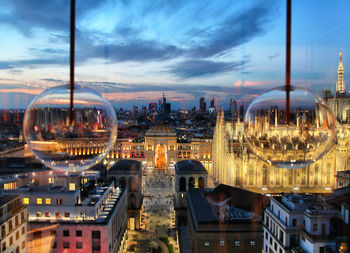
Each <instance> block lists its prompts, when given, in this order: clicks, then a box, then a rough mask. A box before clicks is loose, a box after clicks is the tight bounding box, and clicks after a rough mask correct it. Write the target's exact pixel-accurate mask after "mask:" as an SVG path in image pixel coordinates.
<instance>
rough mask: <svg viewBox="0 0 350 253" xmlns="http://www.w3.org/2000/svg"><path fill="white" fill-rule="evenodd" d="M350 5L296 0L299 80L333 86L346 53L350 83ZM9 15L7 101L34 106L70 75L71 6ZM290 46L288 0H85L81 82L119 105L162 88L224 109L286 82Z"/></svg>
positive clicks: (1, 85) (3, 94) (4, 16)
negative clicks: (286, 56)
mask: <svg viewBox="0 0 350 253" xmlns="http://www.w3.org/2000/svg"><path fill="white" fill-rule="evenodd" d="M347 5H349V3H347V2H346V1H337V2H335V3H334V2H332V3H331V2H321V3H320V2H317V4H316V1H309V2H297V1H295V2H293V10H292V83H293V84H295V85H297V86H302V87H307V88H310V89H311V90H313V91H316V92H318V93H321V90H322V89H326V88H328V89H334V87H335V83H336V81H337V72H336V70H337V68H338V63H339V51H343V53H344V58H343V62H344V69H345V74H344V80H345V83H350V81H349V79H350V78H349V74H348V73H349V72H347V69H348V67H347V66H350V48H349V46H348V45H350V35H349V34H348V33H346V31H347V30H348V28H349V26H350V22H349V21H348V18H347V12H346V10H347V9H348V8H346V6H347ZM52 10H55V11H54V12H52ZM33 17H35V18H33ZM37 17H39V18H37ZM203 17H205V18H203ZM0 23H1V24H2V26H1V28H0V34H3V35H4V34H6V36H2V40H1V41H0V47H1V48H2V49H5V50H2V54H1V56H0V73H1V78H0V98H1V99H0V100H1V103H0V108H5V109H6V108H26V107H27V105H28V104H29V103H30V101H31V100H32V99H33V98H34V96H35V95H37V94H39V93H40V92H41V91H43V89H42V88H43V87H51V86H55V85H62V84H64V83H66V82H68V78H69V73H68V71H69V66H68V64H69V58H68V57H69V6H68V5H67V4H65V3H64V2H63V1H58V2H55V3H54V2H47V3H42V2H41V1H30V3H29V2H22V1H5V2H4V7H3V10H2V11H1V12H0ZM284 44H285V3H283V2H279V1H268V2H264V5H262V4H261V3H259V1H245V2H244V3H243V2H232V3H231V1H221V2H219V3H214V2H205V3H202V2H196V1H194V2H186V1H184V2H181V1H180V2H178V1H177V2H176V3H169V2H167V1H160V2H157V3H150V2H146V3H145V2H141V1H134V2H132V3H122V2H117V3H112V2H109V1H100V2H98V3H96V2H95V1H88V2H86V1H84V5H82V4H81V2H80V3H79V1H78V2H77V38H76V45H77V50H76V63H77V64H76V65H77V67H76V80H77V83H78V84H82V85H87V86H91V87H93V88H95V89H97V90H98V91H100V92H102V94H103V95H104V97H106V98H107V99H109V100H110V101H111V102H112V104H113V105H114V106H115V107H117V108H119V107H124V108H127V109H131V108H132V105H134V104H136V105H138V106H141V105H148V103H149V102H157V101H158V100H159V98H160V97H161V96H162V93H163V92H165V95H166V96H167V99H168V102H170V103H171V104H172V108H174V109H190V108H192V107H193V106H196V107H198V106H199V99H200V98H201V97H204V98H205V99H206V101H208V102H209V101H210V99H211V98H215V102H216V104H217V105H218V106H219V107H223V106H225V108H228V107H229V100H230V98H233V99H237V100H240V101H242V102H245V103H248V101H250V100H251V99H252V98H254V97H256V96H257V95H259V94H261V93H262V92H263V91H266V90H267V89H269V88H273V87H277V86H281V85H283V83H284V61H285V60H284V54H285V51H284Z"/></svg>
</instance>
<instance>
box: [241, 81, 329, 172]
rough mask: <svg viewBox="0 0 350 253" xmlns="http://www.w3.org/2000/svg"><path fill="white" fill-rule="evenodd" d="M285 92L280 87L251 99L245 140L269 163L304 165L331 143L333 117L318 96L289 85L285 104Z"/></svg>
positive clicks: (291, 165) (288, 165)
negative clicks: (288, 98) (288, 101)
mask: <svg viewBox="0 0 350 253" xmlns="http://www.w3.org/2000/svg"><path fill="white" fill-rule="evenodd" d="M287 93H288V91H287V90H286V87H284V86H283V87H280V88H276V89H272V90H270V91H268V92H266V93H264V94H262V95H261V96H259V97H257V98H255V99H254V100H253V101H252V103H251V104H250V105H249V107H248V109H247V112H246V114H245V117H244V132H245V140H246V142H247V144H248V147H249V148H250V149H251V151H253V153H255V154H256V155H257V156H258V157H259V158H261V159H262V160H264V161H266V162H267V163H269V164H272V165H274V166H276V167H280V168H300V167H305V166H307V165H309V164H311V163H313V162H315V161H316V160H318V159H320V158H321V157H322V156H323V155H324V154H325V153H326V152H327V151H329V149H330V148H331V147H332V145H333V144H334V138H335V120H334V116H333V114H332V112H331V110H330V108H329V107H328V105H327V104H326V103H325V101H324V100H323V99H322V98H321V97H319V96H318V95H315V94H313V93H312V92H310V91H309V90H307V89H304V88H296V87H293V86H292V87H290V90H289V97H290V103H289V106H287ZM288 107H289V113H288V110H286V108H288Z"/></svg>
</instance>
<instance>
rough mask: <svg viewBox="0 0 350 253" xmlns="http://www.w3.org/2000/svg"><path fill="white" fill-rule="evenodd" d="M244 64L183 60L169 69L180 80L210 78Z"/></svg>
mask: <svg viewBox="0 0 350 253" xmlns="http://www.w3.org/2000/svg"><path fill="white" fill-rule="evenodd" d="M244 64H245V62H219V61H211V60H185V61H182V62H180V63H177V64H175V65H173V66H172V67H171V69H170V70H169V72H170V73H172V74H174V75H176V76H178V77H180V78H192V77H202V76H212V75H216V74H220V73H224V72H229V71H233V70H237V69H240V68H242V66H244Z"/></svg>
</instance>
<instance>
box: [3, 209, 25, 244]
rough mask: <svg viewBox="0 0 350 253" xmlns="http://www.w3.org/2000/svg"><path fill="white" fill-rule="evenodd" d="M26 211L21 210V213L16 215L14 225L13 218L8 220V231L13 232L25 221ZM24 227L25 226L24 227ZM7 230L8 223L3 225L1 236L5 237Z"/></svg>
mask: <svg viewBox="0 0 350 253" xmlns="http://www.w3.org/2000/svg"><path fill="white" fill-rule="evenodd" d="M24 220H25V219H24V212H21V214H18V215H16V216H15V217H14V221H15V222H14V223H15V224H14V226H13V219H9V220H8V223H7V224H8V233H11V232H12V230H14V229H16V228H17V227H18V226H19V225H20V224H23V223H24ZM22 229H24V228H22ZM8 233H7V232H6V223H5V224H3V225H2V226H1V237H2V238H4V237H5V236H6V235H7V234H8Z"/></svg>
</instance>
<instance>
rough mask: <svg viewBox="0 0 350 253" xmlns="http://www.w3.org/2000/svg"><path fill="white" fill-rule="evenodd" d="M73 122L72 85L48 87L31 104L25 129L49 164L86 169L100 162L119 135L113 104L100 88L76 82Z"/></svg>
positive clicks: (29, 140) (36, 152)
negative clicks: (71, 110) (99, 90)
mask: <svg viewBox="0 0 350 253" xmlns="http://www.w3.org/2000/svg"><path fill="white" fill-rule="evenodd" d="M73 98H74V100H73V103H74V109H73V123H72V124H70V122H69V117H70V88H69V85H64V86H58V87H54V88H52V89H48V90H45V91H44V92H42V93H41V94H40V95H39V96H37V97H36V98H35V99H34V100H33V101H32V103H31V104H30V105H29V107H28V109H27V110H26V113H25V116H24V123H23V132H24V137H25V139H26V141H27V144H28V145H29V148H30V149H31V151H32V152H33V153H34V155H35V156H36V157H37V159H39V160H40V161H41V162H42V163H44V164H45V165H46V166H47V167H50V168H52V169H55V170H60V171H82V170H86V169H88V168H90V167H92V166H94V165H96V164H97V163H98V162H100V161H101V160H102V159H103V158H104V157H105V156H106V154H107V153H108V152H109V151H110V149H111V148H112V146H113V144H114V142H115V139H116V136H117V119H116V116H115V112H114V109H113V107H112V106H111V104H110V103H109V102H108V101H107V100H106V99H104V98H103V97H102V96H101V95H100V94H99V93H98V92H96V91H94V90H92V89H90V88H85V87H80V86H78V85H75V88H74V96H73Z"/></svg>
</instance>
